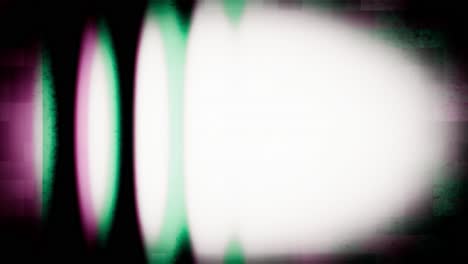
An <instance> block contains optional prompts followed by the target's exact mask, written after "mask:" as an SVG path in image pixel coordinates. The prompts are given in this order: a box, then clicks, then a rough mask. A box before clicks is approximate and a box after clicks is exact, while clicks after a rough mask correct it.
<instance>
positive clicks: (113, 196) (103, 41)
mask: <svg viewBox="0 0 468 264" xmlns="http://www.w3.org/2000/svg"><path fill="white" fill-rule="evenodd" d="M98 45H100V46H99V47H100V49H99V50H100V51H101V52H102V53H103V54H102V55H103V58H104V64H105V65H106V70H107V74H108V76H110V78H109V81H110V82H111V83H110V85H109V87H110V88H111V89H110V90H109V93H110V94H109V95H110V97H111V100H110V102H111V107H112V109H111V113H112V115H111V116H112V117H113V120H112V121H111V125H112V128H113V135H109V136H111V138H112V139H113V144H111V146H110V148H111V149H110V155H112V157H111V158H110V160H111V164H110V182H109V183H108V184H109V186H110V189H109V193H108V195H107V197H106V199H107V201H106V203H105V207H104V210H103V211H102V212H101V213H100V215H99V216H98V239H99V241H100V242H101V243H104V242H105V241H107V237H108V234H109V231H110V229H111V226H112V218H113V215H114V211H115V206H116V200H117V190H118V182H119V176H120V175H119V164H120V122H119V120H120V116H121V115H120V103H119V102H120V101H119V100H120V98H119V80H118V69H117V64H116V61H115V54H114V49H113V46H112V39H111V36H110V33H109V31H108V28H107V26H106V24H105V23H104V22H102V21H100V23H98Z"/></svg>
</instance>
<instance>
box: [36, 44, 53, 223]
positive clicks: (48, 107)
mask: <svg viewBox="0 0 468 264" xmlns="http://www.w3.org/2000/svg"><path fill="white" fill-rule="evenodd" d="M40 60H41V63H40V89H41V93H39V94H41V95H42V98H41V99H42V100H41V104H42V113H41V114H42V146H41V147H42V161H41V162H42V190H41V192H42V199H41V217H42V218H43V219H44V218H45V217H46V216H47V212H48V210H49V204H50V199H51V196H52V186H53V176H54V165H55V150H56V146H57V142H56V138H57V135H56V106H55V95H54V88H53V80H52V74H51V66H50V59H49V54H48V53H47V52H46V51H45V50H42V52H41V58H40Z"/></svg>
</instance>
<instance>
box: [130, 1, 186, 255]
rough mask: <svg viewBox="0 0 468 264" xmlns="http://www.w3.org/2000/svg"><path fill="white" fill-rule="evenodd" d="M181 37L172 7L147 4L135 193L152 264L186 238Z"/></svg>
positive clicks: (140, 63)
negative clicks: (148, 5) (148, 6)
mask: <svg viewBox="0 0 468 264" xmlns="http://www.w3.org/2000/svg"><path fill="white" fill-rule="evenodd" d="M185 32H186V30H185V27H184V25H183V23H182V20H181V19H180V17H179V15H178V13H177V11H176V9H175V8H174V7H173V6H172V5H170V4H163V3H157V2H155V3H153V4H152V5H150V8H149V10H148V14H147V16H146V20H145V24H144V28H143V31H142V35H141V39H140V46H139V51H138V63H137V72H136V96H135V98H136V101H135V115H136V116H135V168H136V170H135V186H136V190H135V192H136V196H137V197H136V199H137V203H138V214H139V223H140V229H141V232H142V237H143V238H144V242H145V247H146V252H147V256H148V260H149V261H150V262H152V263H153V262H154V263H171V261H172V259H173V257H174V256H175V255H176V253H177V252H178V251H179V249H180V246H181V244H182V243H184V242H185V240H187V239H188V229H187V224H186V212H185V195H184V185H183V170H182V151H183V149H182V146H183V145H182V144H183V143H182V129H183V127H182V123H183V122H182V118H183V116H182V114H183V108H182V106H183V102H182V89H183V76H184V71H183V68H184V60H185Z"/></svg>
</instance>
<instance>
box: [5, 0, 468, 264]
mask: <svg viewBox="0 0 468 264" xmlns="http://www.w3.org/2000/svg"><path fill="white" fill-rule="evenodd" d="M283 2H289V4H291V3H292V2H293V1H283ZM296 2H297V1H296ZM317 2H319V1H317ZM322 2H324V1H322ZM334 2H336V3H338V4H342V5H347V4H350V5H352V4H356V3H359V1H334ZM380 2H382V3H383V2H389V1H380ZM394 2H395V1H394ZM450 2H452V1H432V0H424V1H423V0H421V1H398V3H400V4H399V5H401V6H404V8H402V9H401V10H398V11H393V12H394V13H396V14H398V16H400V17H401V18H403V19H404V21H405V22H406V23H407V25H411V26H415V27H418V26H420V25H424V26H427V27H431V28H436V29H438V30H440V31H441V32H443V35H444V38H446V40H447V49H448V50H449V52H450V54H452V57H451V60H452V62H453V63H455V65H457V68H458V69H459V71H460V72H463V71H465V70H467V69H468V67H467V62H468V60H467V58H468V56H467V55H468V53H467V51H468V48H467V47H468V41H467V35H468V33H467V29H466V25H467V23H466V21H467V20H466V12H464V8H463V6H462V4H461V3H458V4H456V3H453V2H452V3H450ZM459 2H463V1H459ZM173 3H174V5H176V7H177V8H178V10H179V11H180V13H181V14H182V15H183V17H184V18H185V20H186V23H189V21H190V15H191V12H192V10H193V7H194V5H195V1H190V0H186V1H183V0H180V1H173ZM146 4H147V3H146V1H134V0H133V1H122V2H119V1H112V0H104V1H90V0H61V1H34V0H31V1H24V0H23V1H22V0H17V1H15V0H11V1H0V61H1V60H5V58H6V57H7V56H8V52H9V51H10V50H11V48H14V47H26V48H28V47H32V46H34V45H36V44H37V43H43V45H45V48H46V49H48V50H49V51H50V55H51V62H52V75H53V77H54V87H55V94H56V100H57V129H58V131H57V137H58V138H57V140H58V144H57V160H56V161H57V163H56V167H55V176H54V186H53V194H52V202H51V208H50V214H49V217H48V218H47V219H46V221H45V222H44V224H43V225H39V224H38V223H37V221H33V220H25V218H21V217H12V216H9V215H5V214H2V215H1V216H0V263H13V262H14V263H18V262H25V261H44V262H61V263H68V262H79V263H83V262H85V261H86V262H97V261H106V262H111V261H112V262H117V261H119V262H120V261H123V262H130V263H140V262H144V260H145V258H144V252H143V247H142V243H141V241H140V237H139V234H138V227H137V222H136V207H135V202H134V188H133V184H134V181H133V157H132V155H133V151H132V148H133V146H132V138H133V131H132V124H133V116H132V109H133V83H134V66H135V54H136V47H137V43H138V36H139V31H140V28H141V25H142V22H143V18H144V12H145V10H146ZM362 12H365V11H362ZM366 12H387V11H366ZM90 18H104V19H105V20H106V22H107V23H108V25H109V29H110V32H111V36H112V40H113V45H114V47H115V52H116V57H117V64H118V71H119V79H120V85H121V87H120V93H121V98H122V99H121V109H122V120H121V125H122V127H121V131H122V145H121V146H122V149H121V155H122V161H124V162H122V163H121V164H120V170H121V176H120V177H121V178H120V179H121V182H120V185H119V191H118V192H119V193H118V200H117V209H116V214H115V217H114V222H113V227H112V230H111V234H110V238H109V243H108V245H107V246H106V247H105V248H100V249H90V248H87V247H86V245H85V243H84V239H83V234H82V229H81V224H80V222H79V221H80V217H79V211H78V199H77V192H76V186H75V169H74V138H73V137H74V119H73V117H74V109H75V108H74V107H75V106H74V103H75V98H74V96H75V84H76V72H77V65H78V58H79V51H80V43H81V37H82V33H83V29H84V26H85V23H86V22H87V20H88V19H90ZM4 68H5V66H3V68H2V69H1V70H2V71H3V70H6V69H4ZM460 77H461V79H460V80H459V82H460V83H461V84H462V86H463V84H465V83H466V82H467V80H466V77H468V76H467V75H463V74H462V75H461V76H460ZM0 88H1V89H6V88H3V87H2V83H1V82H0ZM0 111H2V109H0ZM1 124H2V125H4V124H3V123H1ZM460 125H461V126H462V127H466V125H465V123H464V122H460ZM462 130H463V131H466V129H464V128H463V129H462ZM5 131H6V129H5V128H4V127H2V126H0V136H1V137H8V135H5V133H6V132H5ZM10 136H11V135H10ZM1 142H2V144H5V141H1ZM458 144H459V145H460V147H461V148H460V149H461V155H460V157H461V158H460V159H459V164H458V165H457V166H458V169H457V173H458V175H459V178H461V179H464V175H465V174H466V165H467V163H466V157H467V154H468V153H467V151H468V150H467V149H468V148H467V146H466V144H467V142H464V141H463V140H461V141H460V142H458ZM1 147H2V145H1V144H0V148H1ZM1 153H3V152H1V151H0V154H1ZM2 173H4V172H2V171H1V170H0V177H4V175H3V174H2ZM464 182H465V181H464V180H462V181H460V183H459V189H460V190H461V196H460V198H459V199H458V200H457V204H458V205H459V207H458V210H457V212H456V214H453V215H450V216H446V217H441V218H437V219H431V220H430V221H427V223H426V224H423V225H420V226H419V227H418V228H417V229H415V230H413V232H414V233H415V234H423V236H422V237H424V239H421V241H420V242H419V243H417V246H415V247H411V248H408V249H405V250H404V251H403V252H399V254H398V255H395V256H386V257H385V258H382V257H380V256H375V255H372V254H364V255H357V256H349V258H346V259H344V260H343V262H345V263H348V262H349V263H351V262H352V263H381V262H383V263H386V262H388V263H406V262H412V263H414V261H416V260H417V261H421V263H427V262H429V261H437V262H439V261H440V262H444V263H445V262H447V263H450V262H453V261H455V260H457V259H458V260H457V263H461V262H465V261H468V250H467V249H466V248H465V247H466V246H465V245H466V242H465V240H467V238H466V237H467V235H468V221H467V220H468V218H467V217H466V211H467V210H466V209H467V205H466V204H465V203H464V201H465V198H466V197H467V193H466V190H467V188H465V183H464ZM0 184H1V181H0ZM0 190H1V188H0ZM1 203H5V202H4V201H1ZM4 206H14V204H6V205H4ZM461 259H463V260H464V261H463V260H461ZM177 261H178V262H179V263H190V262H192V261H193V258H192V251H191V246H190V242H189V241H186V244H185V245H184V247H183V249H182V251H181V252H180V254H179V256H178V257H177Z"/></svg>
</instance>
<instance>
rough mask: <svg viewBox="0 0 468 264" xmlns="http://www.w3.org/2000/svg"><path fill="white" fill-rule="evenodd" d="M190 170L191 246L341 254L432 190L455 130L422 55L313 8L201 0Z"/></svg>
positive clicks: (216, 254)
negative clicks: (441, 117) (231, 8)
mask: <svg viewBox="0 0 468 264" xmlns="http://www.w3.org/2000/svg"><path fill="white" fill-rule="evenodd" d="M187 54H188V59H187V69H186V71H187V77H186V88H185V107H186V109H185V177H186V191H187V208H188V218H189V225H190V232H191V235H192V239H193V245H194V249H195V252H196V255H197V256H199V257H200V258H206V257H213V258H221V257H222V256H223V254H224V252H225V250H226V247H227V244H228V241H229V240H230V239H231V238H232V237H237V238H238V239H239V240H240V243H241V245H242V248H243V249H244V254H245V255H246V256H247V257H265V256H269V257H275V256H282V255H283V256H284V255H296V254H301V253H304V254H327V253H336V252H337V250H338V249H340V247H342V246H344V245H345V244H347V243H349V242H352V241H355V240H359V239H364V238H366V237H368V236H372V234H374V233H375V230H377V229H378V228H379V227H381V225H384V224H387V221H388V220H389V219H390V218H392V217H395V216H400V215H404V212H405V210H408V209H409V208H411V206H412V205H414V202H415V201H416V200H417V199H418V198H421V197H422V195H423V194H424V193H425V192H427V191H429V190H430V186H431V184H432V179H433V172H434V171H435V170H436V169H437V168H438V167H439V166H440V165H442V164H443V162H444V159H445V158H446V154H447V153H448V152H449V151H450V147H449V146H448V139H449V137H450V131H451V130H450V128H448V127H444V125H442V124H441V123H437V122H435V120H436V116H437V113H438V111H441V105H442V103H441V102H440V100H439V93H438V90H437V88H438V87H437V85H436V84H434V83H433V82H432V81H429V78H427V77H428V76H427V75H426V72H425V70H424V67H423V65H419V64H417V63H415V62H414V61H412V60H411V59H408V56H405V54H404V53H403V52H401V51H398V50H396V49H393V48H391V47H388V46H386V45H384V44H383V43H380V42H377V41H376V40H375V39H371V38H370V37H368V36H367V35H366V34H364V33H363V32H358V31H357V30H355V29H353V28H352V27H350V26H348V25H345V24H344V23H340V22H339V21H335V20H334V19H333V18H330V17H327V16H325V15H322V14H320V13H314V12H308V13H303V12H301V11H295V10H287V11H286V10H277V9H266V8H265V7H260V8H256V7H254V6H250V7H249V6H248V7H247V8H246V10H245V13H244V14H243V17H242V21H240V24H239V26H238V27H237V28H232V27H230V26H229V23H228V21H227V18H226V17H225V16H224V14H223V11H222V8H221V7H219V6H218V7H217V6H214V5H212V4H205V5H201V6H200V7H199V8H198V9H197V11H196V12H195V15H194V20H193V23H192V26H191V33H190V37H189V42H188V53H187Z"/></svg>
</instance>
